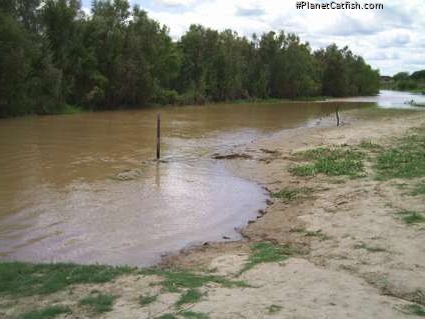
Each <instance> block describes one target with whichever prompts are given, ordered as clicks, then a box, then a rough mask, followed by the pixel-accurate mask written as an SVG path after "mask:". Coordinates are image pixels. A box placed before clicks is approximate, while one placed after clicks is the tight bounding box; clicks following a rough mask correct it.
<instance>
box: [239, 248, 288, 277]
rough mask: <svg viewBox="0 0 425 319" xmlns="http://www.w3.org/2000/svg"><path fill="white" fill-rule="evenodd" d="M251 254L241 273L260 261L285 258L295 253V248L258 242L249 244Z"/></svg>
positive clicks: (265, 261) (266, 261)
mask: <svg viewBox="0 0 425 319" xmlns="http://www.w3.org/2000/svg"><path fill="white" fill-rule="evenodd" d="M251 249H252V254H251V255H250V256H249V259H248V262H247V263H246V265H245V266H244V267H243V268H242V270H241V271H240V273H243V272H245V271H247V270H249V269H251V268H253V267H254V266H255V265H258V264H261V263H269V262H277V261H282V260H285V259H287V258H288V257H289V256H290V255H292V254H294V253H295V250H294V249H293V248H291V247H288V246H279V245H275V244H272V243H270V242H259V243H255V244H253V245H252V246H251Z"/></svg>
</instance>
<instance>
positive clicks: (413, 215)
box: [398, 211, 425, 225]
mask: <svg viewBox="0 0 425 319" xmlns="http://www.w3.org/2000/svg"><path fill="white" fill-rule="evenodd" d="M398 215H400V216H401V219H402V220H403V221H404V222H405V223H406V224H408V225H412V224H419V223H423V222H425V217H424V214H422V213H418V212H412V211H404V212H400V213H398Z"/></svg>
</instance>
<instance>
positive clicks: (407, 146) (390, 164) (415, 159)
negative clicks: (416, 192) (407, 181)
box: [375, 129, 425, 180]
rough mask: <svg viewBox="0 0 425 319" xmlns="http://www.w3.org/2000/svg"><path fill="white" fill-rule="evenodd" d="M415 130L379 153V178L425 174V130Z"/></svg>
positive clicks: (377, 166) (377, 165)
mask: <svg viewBox="0 0 425 319" xmlns="http://www.w3.org/2000/svg"><path fill="white" fill-rule="evenodd" d="M415 131H416V132H415V134H413V135H409V136H407V137H404V138H402V139H400V140H399V143H398V144H397V145H396V146H394V147H392V148H390V149H388V150H386V151H383V152H382V153H380V154H379V155H378V157H377V161H376V164H375V168H376V170H377V178H378V180H388V179H392V178H413V177H422V176H425V130H422V129H417V130H415Z"/></svg>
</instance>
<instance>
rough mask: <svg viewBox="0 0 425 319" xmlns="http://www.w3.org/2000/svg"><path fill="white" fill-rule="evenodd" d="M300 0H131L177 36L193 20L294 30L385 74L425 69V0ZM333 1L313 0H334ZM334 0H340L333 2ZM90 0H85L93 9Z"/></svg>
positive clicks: (248, 30)
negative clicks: (301, 0) (325, 6)
mask: <svg viewBox="0 0 425 319" xmlns="http://www.w3.org/2000/svg"><path fill="white" fill-rule="evenodd" d="M296 1H297V0H130V3H131V5H134V4H137V5H139V6H140V8H141V9H144V10H145V11H147V12H148V15H149V17H151V18H153V19H155V20H157V21H158V22H159V23H161V24H165V25H166V26H168V27H169V28H170V36H172V37H173V39H175V40H178V39H179V37H180V36H181V35H182V34H184V33H185V32H186V31H187V30H188V28H189V26H190V25H191V24H202V25H203V26H205V27H210V28H213V29H216V30H219V31H222V30H225V29H232V30H235V31H237V32H238V34H239V35H241V36H242V35H243V36H247V37H248V38H250V37H251V35H252V34H253V33H256V34H257V35H260V34H262V33H263V32H267V31H270V30H274V31H279V30H284V31H285V32H286V33H288V32H291V33H296V34H297V35H298V36H300V38H301V40H302V41H305V42H309V43H310V46H311V48H312V49H313V50H315V49H319V48H324V47H326V46H328V45H329V44H331V43H336V44H337V45H338V46H339V47H341V48H342V47H344V46H346V45H347V46H348V47H349V48H350V49H351V51H353V53H354V54H357V55H361V56H363V57H364V59H365V60H366V62H367V63H369V64H370V65H371V66H372V67H373V68H375V69H379V70H380V73H381V75H394V74H395V73H397V72H400V71H407V72H410V73H412V72H414V71H417V70H421V69H425V18H424V17H425V0H405V1H400V0H365V1H363V0H362V1H358V3H359V4H360V5H363V4H364V3H382V4H383V5H384V8H383V9H382V10H379V9H375V10H349V9H345V10H343V9H340V10H336V9H335V10H319V9H315V10H312V9H307V8H304V9H301V10H300V9H296V7H295V4H296ZM330 2H332V0H310V3H330ZM335 2H338V0H337V1H335ZM341 2H342V3H345V2H347V1H345V0H344V1H341ZM90 3H91V0H83V1H82V6H83V9H84V10H85V11H90ZM351 3H355V1H351Z"/></svg>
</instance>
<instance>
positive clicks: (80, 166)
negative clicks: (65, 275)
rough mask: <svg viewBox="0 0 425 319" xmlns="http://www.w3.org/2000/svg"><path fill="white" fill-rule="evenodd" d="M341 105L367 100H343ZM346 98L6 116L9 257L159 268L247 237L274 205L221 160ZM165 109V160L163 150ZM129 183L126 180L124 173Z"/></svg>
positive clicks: (1, 232)
mask: <svg viewBox="0 0 425 319" xmlns="http://www.w3.org/2000/svg"><path fill="white" fill-rule="evenodd" d="M338 105H339V106H340V107H341V108H345V107H346V108H349V107H359V106H360V105H361V104H358V103H356V104H350V103H338ZM335 106H336V104H334V103H287V104H277V103H276V104H249V105H236V104H233V105H211V106H189V107H169V108H161V109H145V110H139V111H122V112H104V113H86V114H78V115H73V116H48V117H28V118H20V119H10V120H2V121H0V176H1V179H0V243H1V245H0V259H3V260H6V259H19V260H27V261H74V262H83V263H91V262H100V263H110V264H132V265H149V264H152V263H154V262H156V261H157V260H158V258H159V257H160V254H161V253H163V252H169V251H176V250H178V249H180V248H182V247H184V246H185V245H188V244H191V243H199V242H203V241H209V240H220V239H221V238H222V237H223V236H229V237H231V238H232V239H236V238H238V233H237V232H236V231H235V230H234V228H235V227H239V226H242V225H244V224H246V222H247V220H249V219H251V218H253V217H254V216H255V215H256V212H257V210H258V209H260V208H263V207H264V205H265V204H264V201H265V194H264V193H263V190H262V189H261V188H260V187H259V186H258V185H256V184H253V183H251V182H249V181H246V180H243V179H240V178H237V177H234V176H232V175H231V174H230V173H229V171H228V170H227V169H226V167H225V166H224V163H223V162H220V161H216V160H212V159H211V158H210V155H211V154H212V153H214V152H217V151H218V152H222V151H225V150H228V149H230V148H232V147H233V146H236V145H240V144H244V143H247V142H250V141H252V140H254V139H256V138H259V137H262V136H264V135H266V134H271V133H273V132H276V131H278V130H282V129H288V128H294V127H299V126H301V125H306V123H308V122H309V121H310V120H311V119H313V118H316V117H320V116H323V115H326V114H329V113H331V112H333V111H334V109H335ZM158 111H160V112H161V116H162V125H163V131H162V136H163V151H162V154H163V155H164V157H165V158H166V159H167V160H166V161H165V162H161V163H156V162H153V161H150V160H151V159H152V158H153V157H154V154H155V117H156V113H157V112H158ZM123 174H124V176H126V177H127V178H126V179H128V180H125V181H120V180H117V178H116V177H117V176H121V175H123Z"/></svg>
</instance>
